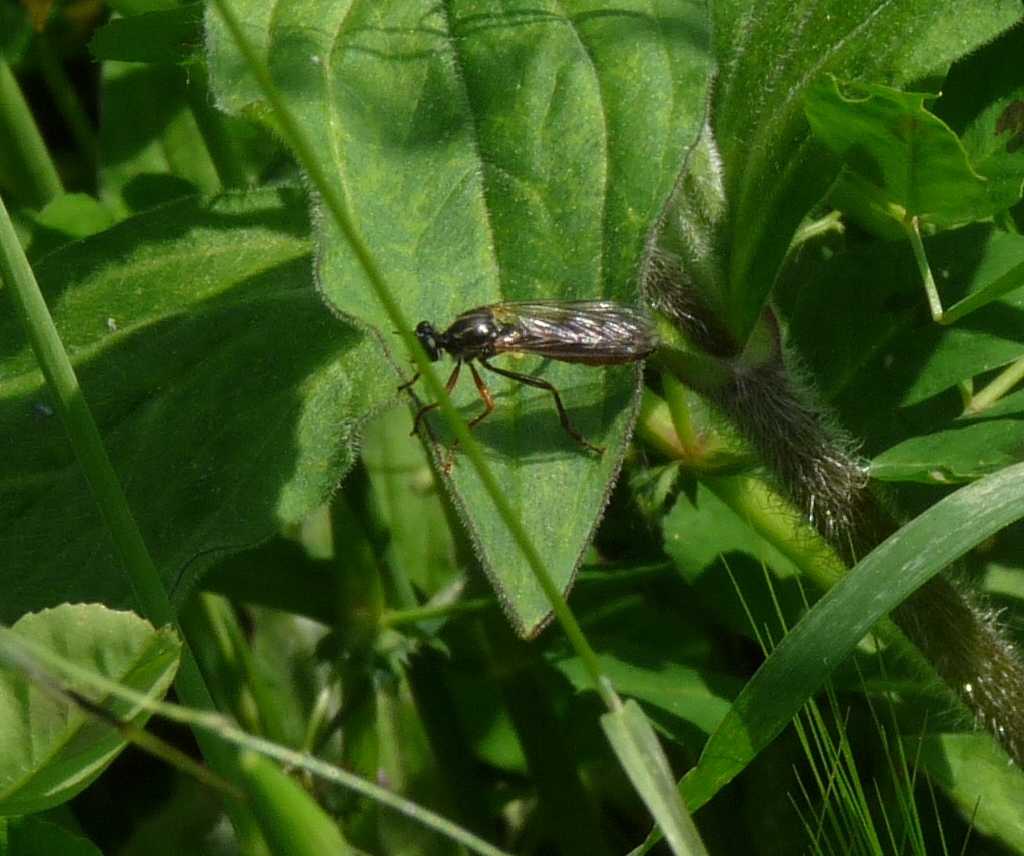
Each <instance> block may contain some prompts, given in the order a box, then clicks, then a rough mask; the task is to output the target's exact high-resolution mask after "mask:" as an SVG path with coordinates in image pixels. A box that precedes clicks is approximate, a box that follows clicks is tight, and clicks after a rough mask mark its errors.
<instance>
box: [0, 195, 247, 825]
mask: <svg viewBox="0 0 1024 856" xmlns="http://www.w3.org/2000/svg"><path fill="white" fill-rule="evenodd" d="M0 274H2V276H3V280H4V282H5V283H6V284H7V288H8V290H9V292H10V294H11V297H12V299H13V300H14V304H15V309H16V312H17V314H18V316H19V318H20V320H21V323H22V326H23V328H24V330H25V333H26V335H27V336H28V339H29V341H30V342H31V344H32V350H33V351H34V352H35V355H36V360H37V361H38V362H39V366H40V368H41V369H42V371H43V375H44V376H45V377H46V382H47V384H48V385H49V387H50V390H51V391H52V393H53V397H54V402H55V407H56V410H57V412H58V414H59V415H60V417H61V420H62V422H63V423H64V428H65V430H66V431H67V433H68V439H69V441H70V442H71V447H72V449H73V450H74V453H75V457H76V458H77V459H78V463H79V465H80V466H81V467H82V470H83V472H84V474H85V477H86V479H87V481H88V483H89V487H90V489H91V491H92V494H93V497H94V498H95V500H96V504H97V506H98V507H99V510H100V513H101V514H102V516H103V519H104V522H105V523H106V525H107V529H108V530H109V532H110V535H111V538H112V540H113V542H114V546H115V549H116V550H117V552H118V555H119V556H120V558H121V563H122V565H123V566H124V569H125V572H126V573H127V575H128V579H129V581H130V583H131V587H132V590H133V592H134V594H135V600H136V602H137V603H138V605H139V608H140V610H141V611H142V614H143V615H144V616H145V617H146V618H147V619H149V621H150V622H151V623H152V624H153V625H154V626H157V627H160V626H162V625H165V624H171V625H174V624H175V617H174V611H173V609H172V608H171V602H170V600H169V598H168V597H167V591H166V590H165V589H164V586H163V582H162V581H161V579H160V575H159V573H158V572H157V569H156V565H154V564H153V560H152V558H151V557H150V555H149V551H148V550H147V548H146V545H145V542H144V541H143V539H142V533H141V532H140V531H139V528H138V525H137V524H136V523H135V518H134V517H133V515H132V512H131V508H129V506H128V500H127V499H126V497H125V495H124V491H123V490H122V489H121V483H120V480H119V479H118V477H117V473H116V472H115V471H114V467H113V465H112V464H111V462H110V458H109V457H108V456H107V450H106V448H105V447H104V445H103V440H102V438H101V437H100V432H99V428H98V427H97V425H96V422H95V420H94V419H93V417H92V412H91V411H90V410H89V405H88V404H87V402H86V400H85V397H84V396H83V395H82V390H81V387H79V385H78V378H77V377H76V376H75V371H74V368H73V367H72V365H71V361H70V359H68V355H67V352H66V351H65V350H64V345H63V343H62V342H61V340H60V336H59V335H58V333H57V328H56V326H55V325H54V323H53V318H52V317H51V316H50V312H49V309H48V308H47V306H46V301H45V300H44V299H43V295H42V292H41V291H40V290H39V284H38V283H37V282H36V278H35V276H34V275H33V273H32V268H31V267H30V266H29V263H28V260H27V259H26V258H25V254H24V252H23V251H22V249H21V245H20V244H19V243H18V239H17V236H16V235H15V233H14V227H13V225H12V224H11V220H10V217H9V216H8V214H7V208H6V207H5V206H4V203H3V200H2V199H0ZM174 686H175V689H176V690H177V691H178V695H179V696H180V697H181V699H182V700H183V701H184V702H185V703H186V704H188V705H191V706H192V707H196V708H200V709H207V710H210V709H213V706H214V705H213V699H212V697H211V695H210V692H209V689H208V688H207V686H206V683H205V682H204V681H203V676H202V673H201V672H200V671H199V666H198V665H197V663H196V660H195V658H194V656H193V655H192V651H191V649H190V648H189V647H188V642H187V640H186V639H185V638H184V636H183V637H182V651H181V665H180V666H179V668H178V674H177V676H176V678H175V681H174ZM197 739H199V744H200V748H201V749H202V751H203V755H204V756H205V757H206V759H207V760H208V761H209V763H210V765H211V766H212V767H213V768H214V769H215V770H217V771H218V772H220V773H221V774H222V775H225V777H226V778H230V770H232V769H233V765H234V759H233V758H232V757H231V754H230V753H229V750H227V747H225V746H223V744H221V743H219V742H218V741H216V740H212V739H209V738H208V737H206V736H205V735H197ZM235 819H236V823H237V824H239V834H240V835H244V834H245V833H244V827H245V826H246V821H245V820H244V819H242V817H241V816H240V815H239V816H237V817H236V818H235Z"/></svg>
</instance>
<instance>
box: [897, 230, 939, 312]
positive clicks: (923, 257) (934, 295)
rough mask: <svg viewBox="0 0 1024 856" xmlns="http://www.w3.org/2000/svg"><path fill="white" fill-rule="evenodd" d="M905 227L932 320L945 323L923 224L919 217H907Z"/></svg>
mask: <svg viewBox="0 0 1024 856" xmlns="http://www.w3.org/2000/svg"><path fill="white" fill-rule="evenodd" d="M903 229H904V231H905V232H906V234H907V240H909V241H910V247H911V249H912V250H913V251H914V261H915V262H917V269H918V271H920V273H921V281H922V282H923V283H924V292H925V294H927V295H928V308H929V309H930V310H931V313H932V320H933V321H935V322H936V323H938V324H942V323H943V320H944V319H943V314H942V300H941V298H940V297H939V290H938V288H937V287H936V286H935V277H934V276H932V267H931V265H930V264H928V256H927V254H926V253H925V251H924V242H923V241H922V240H921V226H920V223H919V221H918V219H917V217H906V218H904V220H903Z"/></svg>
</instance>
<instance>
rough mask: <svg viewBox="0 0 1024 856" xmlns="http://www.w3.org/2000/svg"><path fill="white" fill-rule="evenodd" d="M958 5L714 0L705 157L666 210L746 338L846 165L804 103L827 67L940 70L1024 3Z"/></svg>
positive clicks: (904, 76)
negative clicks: (799, 235) (801, 230)
mask: <svg viewBox="0 0 1024 856" xmlns="http://www.w3.org/2000/svg"><path fill="white" fill-rule="evenodd" d="M961 6H962V4H960V3H958V2H956V0H938V2H937V1H936V0H900V2H891V0H858V2H849V0H827V2H822V0H795V2H794V0H789V2H758V3H750V2H740V0H729V2H719V3H715V4H713V7H712V8H713V12H712V14H713V18H714V21H713V30H714V32H715V35H716V42H715V46H714V52H715V58H716V60H717V62H718V64H719V69H720V72H719V77H718V81H717V84H716V87H715V91H714V99H713V102H712V108H711V115H710V128H709V134H708V135H707V137H706V146H707V150H708V153H709V154H708V156H705V157H701V158H694V159H693V160H692V161H691V162H690V164H689V165H688V169H687V178H688V179H689V180H688V181H684V184H683V186H684V187H685V188H686V190H687V193H685V194H682V195H680V196H679V197H678V198H677V199H676V200H675V202H674V204H673V207H672V209H671V210H670V212H669V215H670V216H669V223H670V228H669V234H666V235H665V240H666V245H667V248H668V249H669V251H671V252H674V253H676V254H677V255H679V256H681V258H682V260H683V262H684V266H685V268H686V270H687V272H688V274H687V275H688V276H693V274H692V273H690V272H691V271H693V270H697V271H699V272H700V273H698V274H697V275H696V276H695V277H694V282H695V284H696V285H698V286H699V287H700V288H702V289H703V290H704V291H705V292H706V293H707V294H708V296H709V297H710V299H711V300H712V302H713V303H715V305H716V306H717V308H718V309H719V311H720V313H721V315H722V317H723V319H724V320H725V322H726V324H727V325H728V327H729V329H730V330H731V331H732V333H733V334H734V336H735V338H736V339H737V340H739V341H740V342H742V341H744V340H745V339H746V336H747V335H748V333H749V331H750V329H751V328H752V327H753V325H754V323H755V322H756V320H757V318H758V316H759V314H760V312H761V308H762V306H763V304H764V301H765V299H766V297H767V295H768V294H769V292H770V290H771V288H772V285H773V283H774V281H775V278H776V276H777V275H778V271H779V267H780V265H781V263H782V260H783V258H784V257H785V254H786V252H787V250H788V247H789V244H790V241H791V238H792V236H793V233H794V231H795V230H796V227H797V225H798V224H799V223H800V221H801V220H802V219H803V218H804V217H805V216H806V214H807V212H808V210H809V209H810V207H811V206H812V205H813V204H814V203H815V202H817V201H818V200H819V199H820V198H821V197H822V196H823V194H824V193H825V191H826V190H827V188H828V186H829V184H830V183H831V181H832V179H833V178H834V176H835V173H836V169H837V166H838V164H837V163H836V162H835V160H834V159H833V157H832V156H831V155H829V154H828V153H827V152H826V151H825V150H824V147H823V146H821V145H819V144H817V143H816V142H815V141H814V140H812V139H811V138H810V136H809V131H808V126H807V122H806V120H805V118H804V114H803V97H804V93H805V91H806V89H807V87H808V86H809V85H811V84H812V83H813V82H814V81H815V80H817V79H818V78H820V76H821V75H822V74H824V73H826V72H831V73H833V74H836V75H839V76H843V77H851V78H852V77H857V78H861V79H867V80H871V81H875V82H880V83H887V84H891V85H896V86H899V85H902V84H905V83H906V82H908V81H911V80H914V79H915V78H918V77H920V76H922V75H923V74H925V73H927V72H931V71H933V70H941V69H942V68H943V67H944V66H945V65H948V64H949V63H950V62H951V61H952V60H954V59H956V58H958V57H960V56H963V55H964V54H966V53H968V52H969V51H970V50H972V49H973V48H974V47H976V46H978V45H980V44H983V43H984V42H985V41H987V40H989V39H991V38H993V37H994V36H995V35H997V34H998V33H1000V32H1001V31H1003V30H1005V29H1007V28H1008V27H1010V26H1012V25H1013V24H1014V23H1015V22H1016V21H1018V20H1019V19H1020V17H1021V8H1020V4H1019V3H1017V2H1016V0H988V2H983V3H977V4H974V6H972V9H971V15H966V16H965V15H963V14H961V11H962V10H961Z"/></svg>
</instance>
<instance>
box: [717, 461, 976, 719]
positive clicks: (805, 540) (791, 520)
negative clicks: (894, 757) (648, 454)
mask: <svg viewBox="0 0 1024 856" xmlns="http://www.w3.org/2000/svg"><path fill="white" fill-rule="evenodd" d="M701 480H702V481H703V482H704V484H705V485H707V487H708V488H709V489H710V490H711V491H712V492H713V493H714V494H715V495H716V496H717V497H718V498H719V499H721V500H722V502H724V503H725V504H726V505H728V506H729V508H731V509H732V510H733V511H734V512H735V513H736V514H737V515H738V516H739V517H740V518H742V519H743V520H745V521H746V522H747V524H748V525H749V526H750V527H751V528H752V529H753V530H754V531H755V532H757V533H758V534H759V535H760V536H761V537H762V538H764V539H765V540H766V541H768V542H769V543H770V544H771V545H772V546H774V547H775V548H776V549H777V550H779V552H781V553H782V554H783V555H785V556H786V558H788V559H789V560H790V561H792V562H793V564H795V565H796V566H797V567H798V568H799V569H800V570H801V572H802V573H803V574H804V575H805V576H806V578H807V579H808V580H809V581H810V582H811V583H812V584H813V585H814V586H815V587H816V588H817V589H818V590H819V591H820V592H826V591H828V590H829V589H831V588H832V587H833V586H834V585H835V584H836V583H837V582H839V580H840V579H841V578H842V577H843V576H845V574H846V573H847V571H848V568H847V566H846V564H845V562H843V560H842V558H840V556H839V554H838V553H836V552H835V550H833V549H832V547H831V546H830V545H829V544H828V542H827V541H825V539H824V538H822V537H821V535H820V534H819V533H818V531H817V530H815V529H814V528H813V527H812V526H810V525H809V524H808V523H807V522H806V521H805V520H804V519H803V517H802V515H801V514H800V512H799V511H797V509H796V508H794V507H793V506H792V505H791V504H790V503H789V502H788V501H787V500H786V499H785V498H784V497H782V496H781V495H779V494H778V493H776V492H775V490H773V489H772V488H771V487H770V486H769V485H768V484H767V483H766V482H764V481H762V480H760V479H758V478H755V477H753V476H746V475H744V476H701ZM873 632H874V633H875V635H876V636H877V637H878V638H879V639H880V640H881V641H883V642H884V643H885V644H886V645H889V646H892V647H893V648H894V649H895V650H896V651H898V652H899V656H900V657H901V658H902V659H903V660H904V662H906V663H907V664H908V665H910V666H911V667H912V668H913V669H914V670H915V671H916V672H917V673H918V674H919V675H921V676H922V677H923V678H924V680H925V681H926V682H927V683H928V684H930V685H932V686H937V687H943V688H947V692H946V693H945V694H944V698H945V699H948V703H949V705H950V706H951V708H955V709H957V710H958V711H960V712H961V713H962V714H963V715H964V716H968V717H969V715H970V712H969V711H968V710H967V709H966V707H965V706H964V705H963V702H962V701H961V700H960V698H959V696H958V695H957V694H956V693H955V692H953V691H952V690H951V689H950V688H948V685H947V684H946V683H945V682H944V681H943V680H942V677H941V675H939V674H938V672H937V671H936V669H935V665H934V664H933V663H932V662H931V661H930V660H929V659H928V658H927V657H925V656H924V654H922V653H921V650H920V649H919V648H918V647H917V646H916V645H915V644H914V643H913V642H911V641H910V640H909V639H908V638H907V636H906V634H904V633H903V631H902V630H900V628H899V627H897V625H896V624H895V622H893V620H892V619H891V618H883V619H882V620H881V621H879V622H877V623H876V624H875V627H874V630H873Z"/></svg>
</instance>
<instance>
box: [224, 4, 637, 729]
mask: <svg viewBox="0 0 1024 856" xmlns="http://www.w3.org/2000/svg"><path fill="white" fill-rule="evenodd" d="M213 3H214V6H215V7H216V9H217V11H218V13H219V14H220V16H221V19H222V20H223V21H224V24H225V26H226V27H227V28H228V30H229V32H230V33H231V37H232V39H233V40H234V42H235V45H236V46H237V47H238V50H239V51H240V52H241V54H242V56H243V57H244V58H245V61H246V64H247V65H248V67H249V70H250V71H251V72H252V74H253V75H254V76H255V78H256V81H257V83H258V84H259V86H260V89H261V90H262V91H263V94H264V96H265V97H266V99H267V101H268V102H269V104H270V106H271V108H272V109H273V111H274V114H275V117H276V119H277V123H278V129H279V131H280V133H281V135H282V136H283V137H284V138H285V140H286V141H287V142H288V144H289V145H290V147H291V148H292V150H293V151H294V153H295V156H296V158H297V159H298V161H299V163H300V164H301V165H302V167H303V169H304V170H305V171H306V173H307V174H308V176H309V178H310V181H311V182H312V183H313V186H314V187H315V188H316V190H317V192H318V193H319V195H320V197H321V199H322V200H323V203H324V206H325V207H326V208H327V210H328V211H329V212H330V214H331V217H332V218H333V219H334V222H335V225H336V226H337V227H338V228H339V229H340V230H341V232H342V234H343V235H344V236H345V238H346V240H348V242H349V245H350V247H351V249H352V252H353V253H354V255H355V257H356V259H357V261H358V262H359V264H360V266H361V267H362V268H363V270H364V271H365V273H366V277H367V280H368V281H369V283H370V287H371V288H372V289H373V292H374V295H375V296H376V297H377V299H378V300H379V301H380V304H381V306H382V308H383V309H384V311H385V313H386V314H387V316H388V319H389V321H390V322H391V324H392V326H393V327H394V328H395V329H396V330H397V331H398V332H399V334H400V335H401V337H402V341H403V342H404V343H405V346H406V348H407V349H408V350H409V352H410V353H411V354H412V355H413V358H414V360H415V362H416V368H417V369H418V370H419V372H420V374H421V375H422V377H423V378H424V379H425V380H426V382H427V386H428V387H429V389H430V392H431V395H432V396H433V398H434V400H435V401H437V402H438V404H439V405H440V408H441V412H442V413H443V414H444V416H445V419H446V420H447V421H448V423H449V425H450V426H451V429H452V432H453V433H454V434H455V437H456V439H457V440H458V442H459V445H460V446H461V448H462V449H463V451H464V452H465V454H466V457H467V458H468V459H469V461H470V463H471V464H472V466H473V468H474V469H475V470H476V471H477V474H478V476H479V478H480V482H481V484H482V485H483V487H484V490H485V491H487V494H488V495H489V496H490V498H491V501H492V502H493V503H494V507H495V510H496V511H497V512H498V514H499V516H500V517H501V518H502V520H503V521H504V523H505V525H506V526H507V527H508V529H509V532H510V534H511V535H512V537H513V539H514V540H515V541H516V544H517V545H518V546H519V549H520V550H521V551H522V552H523V555H524V557H525V558H526V561H527V563H528V564H529V566H530V568H531V570H532V571H533V574H534V576H535V577H536V579H537V582H538V583H539V585H540V587H541V589H542V590H543V592H544V594H545V596H546V597H547V599H548V601H549V602H550V604H551V608H552V611H553V612H554V614H555V617H556V618H557V619H558V621H559V623H560V624H561V625H562V629H563V631H564V632H565V635H566V637H567V638H568V640H569V642H570V644H571V645H572V646H573V648H574V650H575V651H576V653H577V654H578V655H579V657H580V660H581V661H582V662H583V663H584V665H585V667H586V670H587V672H588V674H589V675H590V678H591V681H592V683H593V685H594V688H595V689H596V690H597V692H598V693H599V694H600V695H601V697H602V699H603V700H604V702H605V704H606V705H607V706H608V709H609V710H617V709H618V708H619V707H620V706H621V702H620V701H619V699H618V697H617V696H616V694H615V692H614V690H613V689H612V688H611V685H610V683H609V682H608V680H607V679H606V678H605V677H604V675H603V673H602V671H601V667H600V663H599V662H598V659H597V655H596V654H595V653H594V650H593V649H592V648H591V647H590V643H589V642H588V641H587V639H586V637H585V636H584V635H583V631H582V629H581V628H580V626H579V623H578V622H577V621H576V618H575V616H574V615H573V614H572V612H571V611H570V610H569V606H568V604H567V603H566V601H565V598H564V597H563V596H562V592H561V590H560V589H559V588H558V587H557V586H556V585H555V583H554V580H553V579H552V576H551V573H550V571H549V570H548V568H547V565H546V564H545V562H544V560H543V559H542V558H541V555H540V553H539V552H538V551H537V548H536V547H535V546H534V544H533V542H532V541H531V540H530V537H529V535H528V534H527V532H526V530H525V528H524V527H523V524H522V521H520V520H519V518H518V516H517V515H516V513H515V511H514V510H513V508H512V506H511V504H510V503H509V501H508V499H507V497H506V496H505V494H504V492H503V491H502V489H501V486H500V485H499V484H498V482H497V480H496V479H495V478H494V474H493V473H492V472H491V471H490V468H489V467H488V466H487V463H486V461H485V460H484V457H483V453H482V452H481V451H480V446H479V445H478V444H477V442H476V440H475V439H474V438H473V437H472V435H471V434H470V432H469V430H468V428H467V427H466V422H465V420H464V419H463V418H462V416H461V415H460V414H459V413H458V411H457V410H456V409H455V406H454V404H452V400H451V398H450V397H449V396H448V393H447V391H446V390H445V389H444V385H443V384H442V383H441V381H440V379H439V378H438V376H437V374H436V372H435V371H434V368H433V365H432V364H431V363H430V361H429V360H428V359H427V356H426V354H425V353H424V352H423V349H422V347H420V344H419V342H418V341H417V339H416V337H415V336H414V335H413V333H412V327H411V326H410V325H409V322H408V320H407V319H406V317H405V313H404V312H402V309H401V307H400V306H399V304H398V302H397V301H396V300H395V298H394V297H393V296H392V294H391V292H390V290H389V288H388V286H387V284H386V283H385V281H384V277H383V274H382V273H381V271H380V268H379V267H378V266H377V263H376V261H375V260H374V258H373V256H372V254H371V252H370V248H369V246H368V245H367V244H366V242H365V240H364V239H363V236H362V235H361V234H360V233H359V231H358V230H357V228H356V226H355V224H354V222H353V220H352V217H351V216H350V215H349V211H348V205H347V204H346V202H345V199H344V197H343V195H342V193H341V190H340V188H339V187H338V185H337V183H336V182H334V181H332V180H331V179H330V178H329V177H328V175H327V172H326V171H325V169H324V167H323V165H322V163H321V161H320V158H319V157H318V156H317V153H316V150H315V149H314V148H313V146H312V144H311V143H310V141H309V139H308V137H307V136H306V134H305V132H304V131H303V129H302V128H301V126H300V125H299V123H298V121H297V120H296V119H295V117H294V115H293V114H292V112H291V110H290V109H289V107H288V105H287V104H286V103H285V101H284V99H283V98H282V97H281V95H280V93H279V92H278V91H277V87H276V86H275V85H274V82H273V80H272V79H271V76H270V71H269V69H268V68H267V66H266V64H265V63H264V62H263V61H262V60H261V59H260V58H259V56H257V54H256V51H255V49H254V48H253V46H252V43H251V42H250V41H249V39H248V37H247V36H246V34H245V32H244V30H243V28H242V25H241V22H240V21H239V20H238V17H237V16H236V14H235V12H234V9H232V8H231V5H230V3H229V2H228V0H213Z"/></svg>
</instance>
